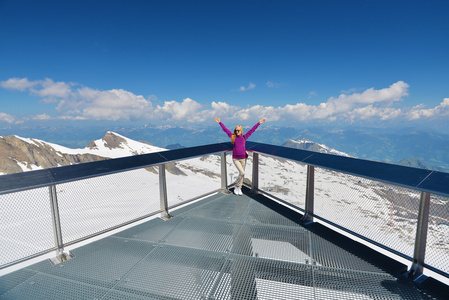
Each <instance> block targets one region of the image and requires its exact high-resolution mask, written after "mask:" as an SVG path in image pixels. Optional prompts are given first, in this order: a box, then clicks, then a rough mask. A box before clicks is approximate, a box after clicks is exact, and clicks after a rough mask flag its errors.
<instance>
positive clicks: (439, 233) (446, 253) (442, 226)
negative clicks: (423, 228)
mask: <svg viewBox="0 0 449 300" xmlns="http://www.w3.org/2000/svg"><path fill="white" fill-rule="evenodd" d="M429 210H430V212H429V228H428V233H427V248H426V256H425V263H426V264H428V265H431V266H433V267H435V268H437V269H439V270H441V271H443V272H445V273H447V274H449V260H448V259H447V258H448V257H449V198H448V197H443V196H438V195H431V196H430V207H429Z"/></svg>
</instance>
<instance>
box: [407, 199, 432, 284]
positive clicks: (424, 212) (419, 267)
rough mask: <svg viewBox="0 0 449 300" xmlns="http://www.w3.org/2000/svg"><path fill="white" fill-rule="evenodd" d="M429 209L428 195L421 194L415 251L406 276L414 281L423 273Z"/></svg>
mask: <svg viewBox="0 0 449 300" xmlns="http://www.w3.org/2000/svg"><path fill="white" fill-rule="evenodd" d="M429 209H430V193H427V192H421V201H420V204H419V215H418V225H417V229H416V239H415V250H414V253H413V264H412V266H411V268H410V270H409V271H408V276H409V277H413V278H414V279H417V278H418V277H419V276H420V275H421V274H422V273H423V268H424V257H425V254H426V243H427V229H428V226H429Z"/></svg>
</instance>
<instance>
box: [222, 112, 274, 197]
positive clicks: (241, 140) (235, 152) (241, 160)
mask: <svg viewBox="0 0 449 300" xmlns="http://www.w3.org/2000/svg"><path fill="white" fill-rule="evenodd" d="M214 120H215V121H216V122H217V123H218V124H220V126H221V128H222V129H223V131H224V132H226V134H227V135H228V136H229V137H230V138H231V142H232V144H234V147H233V148H232V161H233V162H234V165H235V166H236V167H237V169H238V170H239V177H238V178H237V181H236V183H235V187H234V194H236V195H243V193H242V185H243V178H244V177H245V165H246V158H247V156H246V147H245V142H246V140H247V139H248V138H249V137H250V136H251V134H253V132H254V131H256V129H257V127H259V125H260V124H262V123H263V122H265V119H260V120H259V122H258V123H257V124H256V125H254V126H253V128H251V129H250V131H248V132H247V133H246V134H243V128H242V126H240V125H237V126H236V127H235V129H234V133H232V132H231V131H230V130H229V129H227V128H226V126H224V124H223V123H221V122H220V118H214Z"/></svg>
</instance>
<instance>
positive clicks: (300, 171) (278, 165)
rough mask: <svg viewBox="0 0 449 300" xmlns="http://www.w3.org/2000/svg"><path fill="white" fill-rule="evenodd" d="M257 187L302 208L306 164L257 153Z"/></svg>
mask: <svg viewBox="0 0 449 300" xmlns="http://www.w3.org/2000/svg"><path fill="white" fill-rule="evenodd" d="M259 174H260V175H259V189H260V190H262V191H264V192H267V193H269V194H271V195H273V196H276V197H278V198H280V199H282V200H284V201H286V202H289V203H291V204H293V205H295V206H297V207H299V208H304V203H305V198H306V182H307V166H306V165H303V164H300V163H297V162H294V161H291V160H286V159H282V158H274V157H271V156H267V155H259Z"/></svg>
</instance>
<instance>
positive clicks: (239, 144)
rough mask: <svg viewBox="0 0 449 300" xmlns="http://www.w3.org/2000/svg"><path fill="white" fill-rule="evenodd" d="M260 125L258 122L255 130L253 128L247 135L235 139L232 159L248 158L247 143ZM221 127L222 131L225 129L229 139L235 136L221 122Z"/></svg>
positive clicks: (254, 127)
mask: <svg viewBox="0 0 449 300" xmlns="http://www.w3.org/2000/svg"><path fill="white" fill-rule="evenodd" d="M259 125H260V124H259V122H257V124H256V125H254V126H253V128H251V129H250V130H249V131H248V132H247V133H245V134H244V135H239V136H236V137H235V141H234V148H233V149H232V158H236V159H242V158H246V147H245V142H246V140H247V139H248V138H249V137H250V136H251V134H253V132H254V131H256V129H257V127H259ZM220 126H221V129H223V131H224V132H226V134H227V135H228V136H229V137H231V136H232V135H233V133H232V132H231V131H230V130H229V129H227V128H226V126H224V124H223V123H221V122H220Z"/></svg>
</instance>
